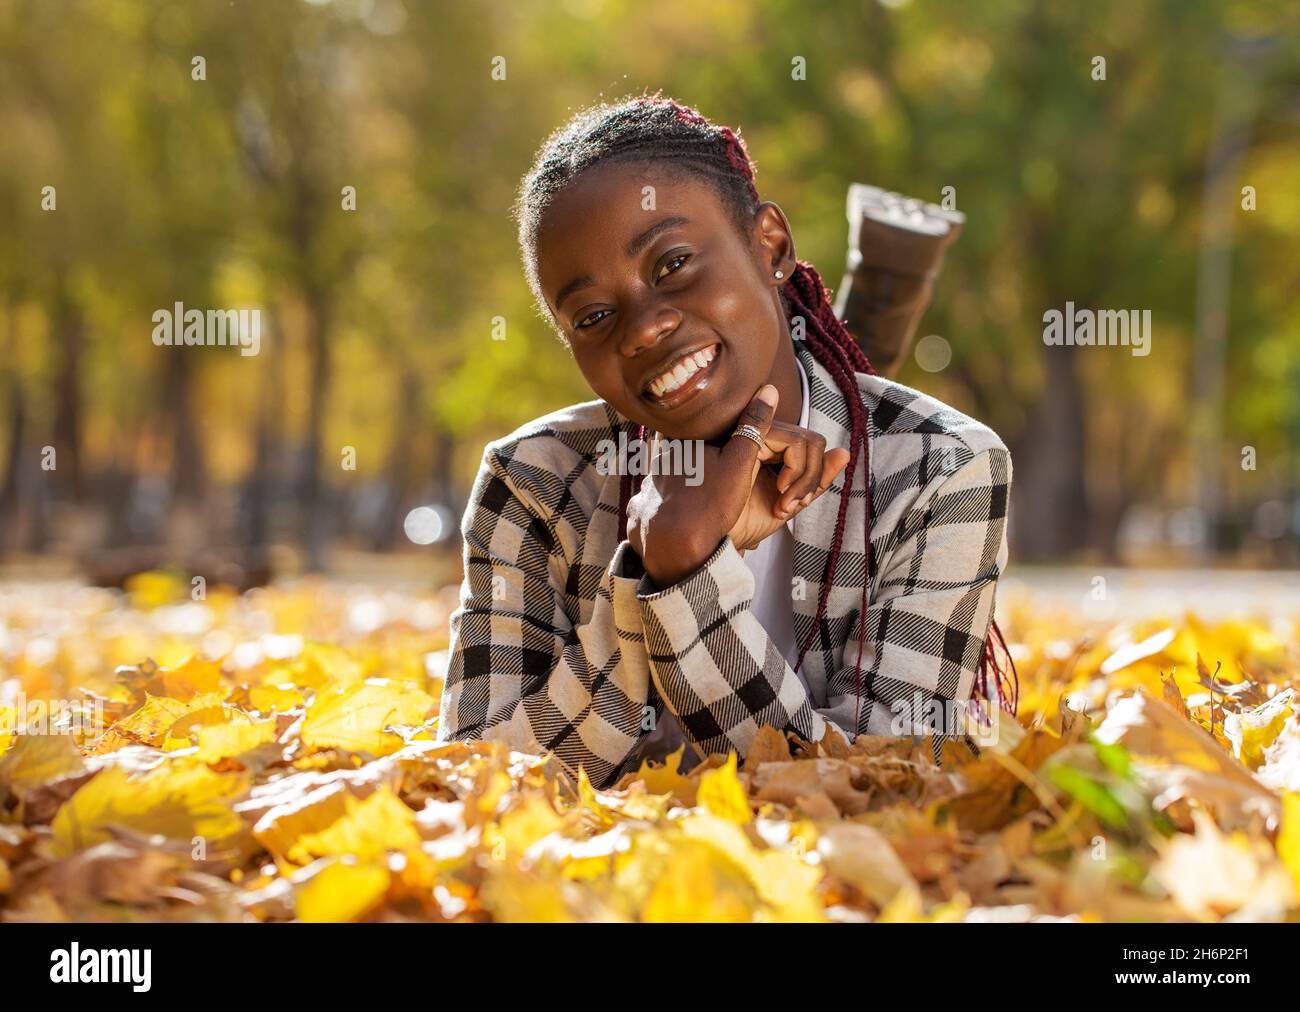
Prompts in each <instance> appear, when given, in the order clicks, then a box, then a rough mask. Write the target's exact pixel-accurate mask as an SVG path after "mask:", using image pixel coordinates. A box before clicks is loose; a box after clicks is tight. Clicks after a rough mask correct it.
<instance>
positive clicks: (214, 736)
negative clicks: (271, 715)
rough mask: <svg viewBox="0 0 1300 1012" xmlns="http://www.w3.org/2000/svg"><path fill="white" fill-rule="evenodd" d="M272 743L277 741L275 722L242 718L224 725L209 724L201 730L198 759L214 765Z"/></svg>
mask: <svg viewBox="0 0 1300 1012" xmlns="http://www.w3.org/2000/svg"><path fill="white" fill-rule="evenodd" d="M272 741H275V721H274V720H251V719H249V718H248V717H241V718H239V719H236V720H228V721H226V722H225V723H223V724H209V725H208V726H206V727H201V728H199V751H198V752H197V754H196V758H198V759H200V760H202V761H203V762H209V763H213V762H216V761H217V760H218V759H224V758H226V757H227V756H238V755H243V754H244V753H245V752H251V751H252V750H253V749H255V748H257V747H258V746H259V745H265V744H267V743H268V742H272Z"/></svg>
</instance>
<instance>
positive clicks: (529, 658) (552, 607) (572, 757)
mask: <svg viewBox="0 0 1300 1012" xmlns="http://www.w3.org/2000/svg"><path fill="white" fill-rule="evenodd" d="M461 533H462V535H463V537H464V542H465V577H464V582H463V583H462V585H461V596H460V604H459V607H458V608H457V609H456V611H455V612H453V614H452V616H451V643H450V647H449V664H448V671H447V680H446V684H445V686H444V689H443V698H442V706H441V711H440V718H439V726H438V740H440V741H453V740H456V741H470V740H486V741H500V742H503V743H505V744H506V745H508V746H509V747H511V748H513V749H516V750H518V751H521V752H530V753H534V754H538V753H541V752H543V751H552V752H554V753H555V754H556V756H558V757H559V759H560V760H561V762H563V763H564V765H565V767H566V769H568V770H569V772H570V773H572V774H574V775H576V774H577V771H578V767H580V766H582V767H585V768H586V770H587V775H588V776H589V777H590V778H591V780H592V782H593V783H595V784H596V785H597V786H605V785H606V784H608V783H610V782H612V781H613V780H615V779H616V778H617V777H618V775H619V774H620V773H621V772H622V767H623V765H624V764H625V763H627V762H628V761H629V760H630V759H631V758H634V752H635V751H636V749H637V745H638V742H639V739H640V737H641V734H642V730H641V724H642V720H643V718H644V713H645V708H646V705H647V704H646V697H647V693H648V688H649V678H648V674H647V670H646V664H645V660H644V650H645V646H644V638H643V633H642V627H641V610H640V606H639V604H638V603H637V600H636V584H637V580H636V579H634V578H632V577H624V576H618V577H615V576H614V575H613V574H614V573H615V572H618V571H619V569H618V567H620V566H622V565H623V563H622V560H621V556H622V554H623V551H624V547H625V546H624V547H621V548H620V549H619V552H618V554H616V555H615V557H614V559H613V561H612V563H611V564H610V566H609V567H608V568H607V569H606V570H605V571H604V572H603V574H602V575H601V576H600V581H599V586H598V588H597V591H596V596H595V599H594V605H593V610H592V612H591V616H590V619H589V620H588V621H587V622H584V623H582V624H580V625H574V624H573V623H572V622H571V621H570V620H569V618H568V616H567V615H566V613H565V610H564V608H563V607H562V604H563V597H562V592H563V586H562V581H563V576H561V575H558V574H561V573H563V572H565V571H567V569H568V567H567V565H566V564H563V559H562V558H560V556H561V555H562V550H561V548H560V547H559V544H558V540H557V537H556V531H555V518H554V517H553V516H550V515H548V511H547V510H546V509H545V507H543V506H542V505H541V502H540V499H539V497H537V496H535V495H532V494H531V493H530V492H529V491H528V490H527V489H526V488H524V487H522V486H521V484H520V482H519V481H518V480H517V479H516V477H515V476H513V475H512V474H511V473H510V472H509V471H508V470H507V469H506V467H505V465H504V464H503V463H502V461H501V458H500V457H499V456H498V455H497V454H496V453H495V452H494V450H493V449H492V447H490V446H489V447H488V449H487V451H486V452H485V453H484V458H483V464H482V466H481V467H480V470H479V473H478V477H477V479H476V480H475V483H474V488H473V492H472V493H471V496H470V505H469V508H468V509H467V510H466V512H465V518H464V521H463V523H462V528H461ZM638 561H639V560H638ZM633 571H634V572H636V575H637V576H639V575H640V573H639V571H636V570H635V569H634V570H633Z"/></svg>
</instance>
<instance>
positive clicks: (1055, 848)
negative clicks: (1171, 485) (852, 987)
mask: <svg viewBox="0 0 1300 1012" xmlns="http://www.w3.org/2000/svg"><path fill="white" fill-rule="evenodd" d="M188 592H189V585H188V584H185V583H182V582H180V581H178V580H176V579H175V578H172V577H168V576H165V575H162V574H145V575H143V576H141V577H139V578H137V579H136V580H135V581H134V582H133V584H132V585H131V586H130V587H129V594H128V595H126V596H122V595H118V594H115V593H113V592H108V591H103V590H95V589H91V588H69V587H59V588H45V589H41V588H9V589H8V590H5V591H3V592H0V662H2V663H3V665H4V670H3V672H2V673H0V700H5V699H14V698H16V695H17V693H18V692H19V691H21V692H22V693H23V695H24V697H25V698H27V699H36V698H44V699H62V700H73V701H75V705H76V706H79V707H86V708H87V709H88V710H93V708H95V707H99V708H100V711H99V712H100V713H102V715H103V718H104V723H105V725H106V727H105V728H101V729H100V731H99V732H98V733H94V734H80V735H78V734H47V735H33V734H27V733H19V732H20V730H21V729H19V728H18V727H16V726H15V725H16V724H17V723H18V719H19V714H18V713H17V712H16V709H15V707H14V706H9V707H7V708H6V707H5V706H4V705H3V704H2V703H0V918H2V919H4V920H9V921H22V920H64V919H67V920H133V919H139V920H287V919H294V918H296V919H299V920H327V921H333V920H348V919H371V920H374V919H379V920H407V919H410V920H487V919H498V920H528V921H532V920H710V921H714V920H722V921H748V920H819V919H832V920H884V921H911V920H969V921H977V920H994V919H996V920H1028V919H1043V920H1045V919H1054V918H1070V919H1084V920H1133V919H1139V920H1217V919H1225V918H1229V919H1285V918H1288V917H1291V918H1295V917H1296V916H1297V913H1298V912H1300V794H1296V793H1292V792H1297V791H1300V704H1298V703H1297V698H1296V689H1297V687H1300V681H1298V677H1300V652H1298V651H1297V643H1300V636H1297V635H1296V634H1297V632H1300V630H1298V629H1297V628H1296V627H1295V626H1294V625H1287V626H1283V627H1277V626H1274V625H1269V624H1265V623H1262V622H1257V623H1244V622H1234V623H1220V624H1216V625H1205V624H1203V623H1200V622H1198V621H1197V620H1196V618H1195V617H1194V616H1190V615H1188V616H1183V617H1180V618H1178V619H1176V620H1169V621H1151V622H1145V623H1142V624H1140V625H1137V626H1130V625H1111V626H1101V627H1098V626H1094V625H1091V624H1089V623H1087V622H1085V621H1083V620H1082V619H1080V618H1079V617H1078V616H1071V615H1062V614H1053V615H1046V614H1036V613H1033V612H1031V611H1030V610H1029V609H1028V608H1027V607H1025V606H1023V605H1020V606H1014V607H1013V608H1012V613H1011V614H1010V615H1009V617H1008V618H1009V621H1008V622H1007V623H1005V626H1004V627H1005V628H1007V629H1008V630H1009V632H1010V634H1011V635H1010V638H1011V640H1012V642H1013V645H1014V649H1015V654H1016V660H1017V664H1018V667H1019V671H1020V678H1021V693H1022V694H1021V707H1020V716H1019V720H1018V721H1013V720H1009V719H1008V720H1004V721H1003V722H1002V725H1001V727H1000V740H999V742H998V744H997V745H996V746H993V747H989V748H986V749H984V751H983V754H982V756H981V757H980V758H978V759H975V758H973V757H971V756H970V755H969V754H963V753H961V752H959V751H953V752H952V753H951V754H950V755H949V757H948V758H947V761H945V763H944V764H943V766H942V767H940V766H936V765H935V764H934V762H933V761H932V760H931V758H930V750H929V747H928V743H926V742H922V743H919V744H916V745H914V744H913V743H912V741H911V740H894V739H883V738H875V739H861V740H859V741H858V742H857V743H855V745H854V746H853V747H852V748H844V747H842V746H840V747H835V745H834V743H833V741H832V740H828V741H827V742H825V743H812V742H799V741H793V742H790V741H786V740H785V739H783V738H782V736H781V735H780V734H779V733H777V732H776V731H774V730H771V729H767V730H765V731H764V732H763V734H762V735H761V736H760V738H759V740H758V741H757V742H756V743H755V746H754V748H753V749H752V750H751V752H750V754H749V755H748V756H747V757H746V759H745V760H744V762H743V763H741V764H739V765H738V763H737V761H736V759H735V757H734V756H733V757H730V758H728V759H726V760H725V761H723V760H721V759H714V760H713V761H711V762H709V763H707V764H706V765H705V766H703V767H701V768H698V769H696V770H694V771H692V772H691V774H690V775H683V774H682V773H680V772H679V770H678V769H677V766H676V763H670V764H669V765H668V766H666V767H653V768H652V767H643V768H642V769H641V771H640V772H639V773H638V774H636V775H633V776H629V777H627V778H625V780H624V781H623V782H621V783H619V784H618V785H616V786H615V787H614V788H612V789H608V790H597V789H595V788H593V786H592V785H591V784H590V783H589V782H588V781H587V780H586V778H585V777H581V778H579V780H578V781H577V782H576V783H574V782H572V781H570V780H569V779H568V778H567V777H565V776H564V775H563V773H562V772H561V771H560V770H559V769H558V768H557V764H556V763H555V761H554V760H548V759H547V758H546V757H535V756H527V755H521V754H517V753H510V752H508V751H507V750H505V749H503V748H501V747H499V746H495V745H484V744H463V743H456V744H450V745H439V744H437V743H436V742H435V741H434V736H435V729H436V720H437V699H438V695H439V692H440V688H441V679H440V675H441V672H442V670H443V668H444V666H445V647H446V635H447V616H448V614H449V611H450V608H451V607H452V606H454V594H452V593H444V594H440V595H420V594H398V593H394V592H383V593H381V592H374V591H369V590H365V589H359V588H349V587H345V586H341V585H337V584H327V583H303V584H296V585H288V586H283V587H279V588H274V589H269V590H259V591H255V592H252V593H250V594H247V595H243V596H236V595H233V594H225V593H221V592H220V591H214V592H211V593H209V594H208V595H207V598H206V600H203V601H192V600H190V598H189V593H188ZM64 716H65V717H66V716H67V713H66V711H65V712H64Z"/></svg>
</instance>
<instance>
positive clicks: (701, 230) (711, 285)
mask: <svg viewBox="0 0 1300 1012" xmlns="http://www.w3.org/2000/svg"><path fill="white" fill-rule="evenodd" d="M646 187H653V188H654V190H653V194H654V200H653V201H651V200H650V199H649V198H648V196H647V194H648V192H649V191H647V190H646V189H645V188H646ZM648 204H653V205H654V209H653V210H646V205H648ZM537 255H538V269H539V274H540V278H541V285H542V291H543V293H544V295H545V297H546V301H547V305H548V307H549V309H550V311H551V313H552V314H553V315H554V316H555V319H556V320H557V321H558V322H559V324H560V327H561V328H562V329H563V331H564V333H565V334H566V336H567V337H568V339H569V343H570V346H571V347H572V349H573V355H574V358H575V359H576V360H577V363H578V367H579V368H580V369H581V370H582V374H583V376H585V377H586V379H587V382H588V383H589V384H590V385H591V388H592V390H594V391H595V392H596V394H597V395H598V396H599V397H601V398H602V399H604V400H605V401H608V402H609V403H610V404H611V405H613V406H614V408H615V409H617V410H618V411H619V412H620V413H621V414H623V415H624V416H625V417H627V418H630V419H632V420H633V421H636V422H640V423H642V424H644V425H646V426H648V427H649V428H650V429H652V430H654V431H657V432H661V433H663V434H664V435H665V436H668V437H670V438H674V439H718V438H720V437H722V436H725V435H727V434H729V433H730V432H731V431H732V430H733V429H734V428H735V424H736V419H737V418H738V417H739V415H740V413H741V411H742V410H743V409H744V408H745V406H746V405H747V404H748V403H749V401H750V399H751V398H752V397H753V396H754V394H755V393H756V392H757V390H758V388H759V387H760V386H762V385H763V384H764V383H766V382H778V379H782V380H785V376H784V373H786V372H787V371H788V372H789V374H790V376H792V377H795V378H794V382H795V383H796V384H797V383H798V380H797V373H795V371H794V359H793V352H792V351H791V350H790V348H789V338H788V336H787V335H788V327H787V324H786V320H785V314H784V312H783V311H782V309H781V304H780V299H779V297H778V295H777V286H778V285H779V283H780V282H779V281H778V280H777V279H776V278H775V277H774V276H773V274H774V271H775V270H777V269H778V268H779V269H781V270H783V271H784V272H785V276H786V277H789V276H790V274H791V271H792V270H793V267H794V263H795V261H794V247H793V243H792V242H791V240H790V235H789V226H788V223H787V222H786V220H785V216H784V214H783V213H782V212H781V210H780V208H778V207H777V206H776V205H775V204H772V203H765V204H763V205H761V206H760V208H759V210H758V213H757V214H756V215H755V218H754V226H753V229H752V231H751V234H750V236H749V237H748V239H746V238H744V237H742V236H740V235H739V234H738V232H737V230H736V227H735V226H734V224H733V223H732V221H731V219H730V217H728V215H727V213H726V212H725V211H724V209H723V207H722V204H721V202H720V201H719V200H718V198H717V196H716V194H715V193H714V192H713V190H712V189H711V188H710V187H709V186H708V185H707V184H706V183H703V182H700V181H697V180H695V179H694V178H693V177H691V176H681V177H675V176H670V175H668V174H665V173H664V172H662V171H661V170H657V169H656V168H654V167H653V166H645V165H634V164H627V163H623V164H619V163H609V164H605V165H599V166H596V167H594V168H592V169H589V170H587V171H586V172H584V173H583V174H582V175H580V176H579V177H578V178H577V179H575V180H574V181H573V182H572V183H571V184H570V185H569V186H568V187H566V188H565V190H564V191H563V192H562V193H561V194H560V195H559V196H558V197H557V198H556V199H555V200H554V202H553V203H552V204H551V206H550V207H549V208H548V209H547V211H546V213H545V215H544V217H543V219H542V222H541V228H540V230H539V235H538V250H537ZM783 347H784V348H785V352H786V355H785V357H786V358H788V359H789V363H788V370H787V369H786V368H785V367H784V366H785V363H784V362H783V360H782V357H781V356H779V355H778V350H779V349H782V348H783ZM777 374H781V375H780V376H779V377H778V375H777ZM788 382H789V381H788V380H786V381H785V382H780V383H778V389H780V388H781V387H787V386H788ZM795 389H796V391H797V390H798V387H797V385H796V387H795ZM783 395H784V391H783ZM783 400H784V396H783ZM782 406H784V405H782ZM796 417H797V415H796Z"/></svg>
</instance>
